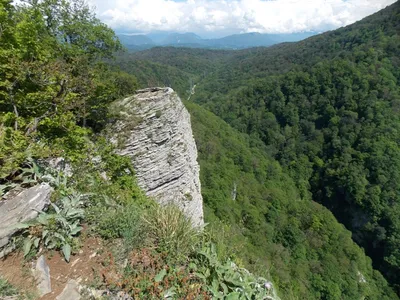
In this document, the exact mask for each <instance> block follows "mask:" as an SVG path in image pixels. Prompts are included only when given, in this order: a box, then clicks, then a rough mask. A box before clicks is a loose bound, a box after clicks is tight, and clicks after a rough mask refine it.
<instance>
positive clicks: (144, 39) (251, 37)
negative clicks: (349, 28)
mask: <svg viewBox="0 0 400 300" xmlns="http://www.w3.org/2000/svg"><path fill="white" fill-rule="evenodd" d="M315 34H316V33H315V32H301V33H291V34H261V33H258V32H251V33H243V34H234V35H229V36H226V37H222V38H215V39H203V38H202V37H200V36H199V35H197V34H195V33H192V32H186V33H175V32H174V33H168V32H153V33H149V34H122V33H121V34H118V37H119V39H120V41H121V43H122V44H123V45H124V46H125V47H127V48H128V49H130V50H145V49H150V48H153V47H155V46H179V47H189V48H207V49H227V50H231V49H245V48H251V47H261V46H272V45H274V44H279V43H282V42H296V41H300V40H303V39H305V38H308V37H310V36H313V35H315Z"/></svg>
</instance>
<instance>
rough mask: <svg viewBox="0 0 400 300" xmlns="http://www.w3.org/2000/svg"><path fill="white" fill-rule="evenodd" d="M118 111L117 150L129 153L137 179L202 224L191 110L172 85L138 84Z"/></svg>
mask: <svg viewBox="0 0 400 300" xmlns="http://www.w3.org/2000/svg"><path fill="white" fill-rule="evenodd" d="M116 105H117V107H118V110H119V111H120V114H121V116H122V120H119V121H118V122H117V123H116V125H115V126H114V128H113V136H114V139H113V140H114V141H116V140H117V139H118V140H119V141H120V149H121V150H120V152H119V154H122V155H128V156H129V157H130V158H131V159H132V163H133V166H134V168H135V172H136V177H137V180H138V184H139V185H140V187H141V188H142V189H144V190H145V191H146V194H147V195H148V196H150V197H153V198H155V200H156V201H158V202H159V203H161V204H167V203H174V204H176V205H177V206H178V207H180V208H181V209H182V211H183V212H184V213H185V214H186V215H187V216H188V217H190V218H191V219H192V222H193V224H194V225H202V224H203V223H204V221H203V199H202V196H201V190H200V179H199V171H200V167H199V165H198V163H197V148H196V144H195V141H194V138H193V134H192V128H191V123H190V115H189V113H188V111H187V110H186V108H185V107H184V106H183V104H182V101H181V100H180V99H179V97H178V96H177V94H176V93H175V92H174V91H173V90H172V89H171V88H152V89H145V90H139V91H137V93H136V94H135V95H134V96H132V97H129V98H126V99H124V100H122V101H120V102H118V103H117V104H116Z"/></svg>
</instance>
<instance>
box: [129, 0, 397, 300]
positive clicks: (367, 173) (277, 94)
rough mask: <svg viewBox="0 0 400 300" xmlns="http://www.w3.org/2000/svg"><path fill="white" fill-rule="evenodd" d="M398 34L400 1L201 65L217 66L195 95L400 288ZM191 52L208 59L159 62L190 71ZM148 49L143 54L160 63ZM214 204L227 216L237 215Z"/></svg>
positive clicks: (166, 55)
mask: <svg viewBox="0 0 400 300" xmlns="http://www.w3.org/2000/svg"><path fill="white" fill-rule="evenodd" d="M399 32H400V3H399V2H397V3H395V4H393V5H391V6H389V7H387V8H386V9H384V10H382V11H380V12H378V13H376V14H374V15H372V16H370V17H367V18H366V19H364V20H362V21H359V22H357V23H355V24H353V25H350V26H348V27H345V28H341V29H338V30H335V31H332V32H327V33H324V34H321V35H318V36H314V37H311V38H309V39H307V40H305V41H301V42H298V43H286V44H280V45H276V46H273V47H270V48H268V49H263V48H254V49H248V50H243V51H239V52H232V53H228V54H224V55H223V56H224V58H221V59H218V60H217V61H215V62H214V61H210V62H209V63H213V65H212V66H204V65H201V66H200V67H199V70H205V69H206V68H210V69H209V70H210V71H209V72H208V73H207V74H206V76H204V77H201V76H200V75H201V73H198V74H199V76H200V77H197V78H196V82H195V83H196V84H197V86H196V93H195V94H194V95H193V97H192V98H191V101H194V102H197V103H199V104H200V105H202V106H203V107H205V108H207V109H209V110H211V111H212V112H214V113H215V114H216V115H218V116H220V117H221V118H223V119H224V120H225V121H226V122H227V123H229V124H230V125H231V126H233V127H234V128H236V129H237V130H239V131H240V132H242V133H247V134H249V135H250V136H251V137H252V139H255V140H261V141H262V143H263V146H262V149H263V150H262V151H264V152H265V153H267V154H268V155H270V156H271V158H273V159H276V160H277V161H278V162H279V163H280V164H281V166H282V168H283V170H284V171H283V172H284V173H287V174H289V175H290V177H291V179H292V180H293V181H294V182H295V185H296V188H297V189H298V191H299V192H298V193H299V198H300V199H302V200H301V201H311V200H314V201H317V202H319V203H321V204H323V205H324V206H325V207H327V208H328V209H330V210H331V211H332V212H333V214H334V215H335V217H336V218H337V219H338V221H339V222H341V223H343V224H344V225H345V226H346V228H347V229H349V230H350V231H351V232H352V238H353V240H354V241H356V242H357V243H358V244H359V245H360V246H361V247H363V248H364V249H365V251H366V254H367V255H368V256H370V257H371V258H372V261H373V265H374V267H376V268H377V269H379V270H380V271H381V272H382V273H383V275H384V276H385V277H386V279H388V280H389V282H390V283H391V284H392V285H393V286H394V287H396V289H397V292H398V293H400V290H399V286H400V277H399V274H400V272H399V271H400V251H399V249H400V218H399V217H398V216H399V214H400V193H399V190H400V186H399V182H400V181H399V179H400V178H399V177H400V171H399V170H400V148H399V130H400V128H399V126H400V125H399V124H400V123H399V121H400V120H399V113H400V112H399V104H400V102H399V101H400V85H399V80H400V71H399V70H400V36H399ZM171 52H173V53H175V54H173V55H171ZM183 54H185V55H184V57H185V61H190V63H191V64H195V63H196V62H198V63H200V64H202V63H206V62H204V59H203V58H202V57H201V55H198V53H197V52H196V51H195V50H193V49H190V50H184V49H168V51H165V52H163V51H160V52H159V53H158V55H157V62H158V63H159V64H163V65H169V66H173V67H175V68H177V69H180V68H181V70H182V71H184V72H187V71H188V69H187V67H186V66H185V67H181V66H180V65H179V59H180V56H181V55H183ZM219 54H223V52H218V51H216V52H215V55H214V57H217V58H218V55H219ZM148 55H149V56H151V52H144V53H142V54H141V57H140V58H135V60H151V58H150V57H146V56H148ZM181 74H183V73H181ZM182 76H185V75H182ZM182 79H183V78H182ZM182 82H183V80H182ZM173 87H174V86H173ZM178 90H179V89H178ZM210 147H211V146H210ZM200 149H201V145H200ZM261 169H262V168H261ZM205 180H206V178H204V177H203V181H205ZM204 184H205V183H204ZM233 184H234V183H232V182H231V183H229V185H231V188H233ZM205 185H206V184H205ZM255 190H257V189H255ZM206 193H207V192H205V197H206V199H208V197H207V194H206ZM225 196H226V195H225ZM288 201H290V203H291V205H293V206H295V203H296V201H295V200H288ZM267 202H268V201H267ZM208 205H211V204H210V202H208ZM212 205H214V206H211V207H214V214H216V215H217V216H218V217H219V218H224V216H230V214H229V213H228V212H227V211H226V210H227V209H226V208H223V207H218V208H217V206H215V205H216V204H215V203H214V204H212ZM225 207H226V206H225ZM255 207H256V208H255V211H258V210H259V209H260V210H262V207H263V206H262V205H261V204H258V205H256V206H255ZM284 215H285V214H282V215H281V216H284ZM241 218H242V220H245V219H246V218H245V216H243V215H242V216H241ZM264 221H265V222H266V224H268V222H269V220H268V219H267V220H264ZM232 223H234V222H232ZM256 240H259V239H256ZM291 255H294V253H293V252H291ZM333 299H334V298H333Z"/></svg>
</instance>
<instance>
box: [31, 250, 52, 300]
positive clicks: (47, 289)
mask: <svg viewBox="0 0 400 300" xmlns="http://www.w3.org/2000/svg"><path fill="white" fill-rule="evenodd" d="M34 275H35V279H36V281H37V288H38V291H39V295H40V297H43V296H44V295H47V294H48V293H51V279H50V268H49V266H48V265H47V263H46V259H45V258H44V256H43V255H41V256H40V257H39V258H38V260H37V262H36V268H35V271H34Z"/></svg>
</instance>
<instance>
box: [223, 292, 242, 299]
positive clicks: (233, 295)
mask: <svg viewBox="0 0 400 300" xmlns="http://www.w3.org/2000/svg"><path fill="white" fill-rule="evenodd" d="M239 298H240V293H239V292H232V293H229V294H228V295H226V296H225V300H239Z"/></svg>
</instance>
